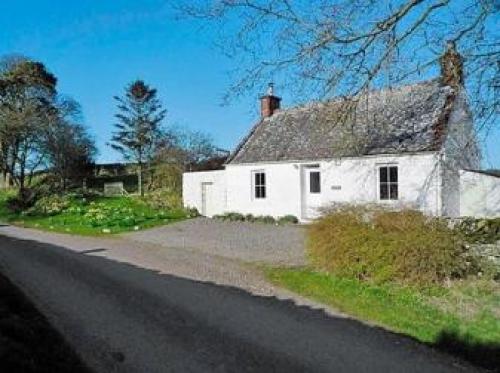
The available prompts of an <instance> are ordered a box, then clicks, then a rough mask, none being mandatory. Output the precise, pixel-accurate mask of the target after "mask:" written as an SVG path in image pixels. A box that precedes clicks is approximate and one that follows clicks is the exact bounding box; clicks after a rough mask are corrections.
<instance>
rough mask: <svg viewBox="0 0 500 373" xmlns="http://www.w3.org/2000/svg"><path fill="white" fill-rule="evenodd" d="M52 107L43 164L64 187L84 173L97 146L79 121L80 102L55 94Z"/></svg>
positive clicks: (86, 172)
mask: <svg viewBox="0 0 500 373" xmlns="http://www.w3.org/2000/svg"><path fill="white" fill-rule="evenodd" d="M55 107H56V109H57V110H55V111H54V113H53V114H54V115H53V116H51V117H50V120H49V125H48V126H46V132H45V133H44V135H43V146H42V147H43V152H44V154H45V155H46V157H45V159H46V168H47V169H50V170H51V172H52V173H53V174H54V176H55V177H56V178H57V180H58V184H59V186H60V187H61V188H62V190H66V188H67V186H68V182H73V183H80V182H81V181H82V180H83V179H84V178H85V177H86V176H88V175H87V174H88V173H89V172H90V171H91V164H92V162H93V158H94V156H95V154H96V151H97V150H96V148H95V144H94V142H93V140H92V138H91V137H90V136H89V134H88V132H87V130H86V128H85V127H84V126H83V124H82V121H81V119H82V118H81V108H80V105H79V104H78V103H77V102H76V101H75V100H73V99H71V98H68V97H59V98H58V100H57V101H56V103H55Z"/></svg>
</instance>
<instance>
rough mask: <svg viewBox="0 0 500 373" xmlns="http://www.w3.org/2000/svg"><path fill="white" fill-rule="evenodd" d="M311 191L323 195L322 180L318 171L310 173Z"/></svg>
mask: <svg viewBox="0 0 500 373" xmlns="http://www.w3.org/2000/svg"><path fill="white" fill-rule="evenodd" d="M309 191H310V192H311V193H321V178H320V173H319V172H317V171H314V172H311V173H309Z"/></svg>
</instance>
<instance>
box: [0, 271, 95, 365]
mask: <svg viewBox="0 0 500 373" xmlns="http://www.w3.org/2000/svg"><path fill="white" fill-rule="evenodd" d="M0 371H3V372H23V373H31V372H37V373H42V372H43V373H44V372H47V373H54V372H72V373H80V372H82V373H83V372H90V371H89V370H88V369H87V368H86V367H85V366H84V365H83V363H82V362H81V361H80V360H79V358H78V357H77V355H76V354H75V353H74V352H73V351H72V350H71V348H70V347H69V346H68V345H67V344H66V343H65V341H64V340H63V338H62V337H61V336H60V335H59V334H58V333H57V332H56V331H55V330H54V329H53V328H52V327H51V325H50V324H49V322H48V321H47V320H46V319H45V317H44V316H43V315H41V314H40V313H39V312H38V311H37V310H36V308H35V307H34V306H33V305H32V304H31V303H30V302H29V301H28V299H27V298H26V297H25V296H24V294H22V293H21V292H20V291H19V290H18V289H17V288H16V287H15V286H14V285H13V284H12V283H11V282H10V281H9V280H8V279H7V278H6V277H5V276H3V275H1V274H0Z"/></svg>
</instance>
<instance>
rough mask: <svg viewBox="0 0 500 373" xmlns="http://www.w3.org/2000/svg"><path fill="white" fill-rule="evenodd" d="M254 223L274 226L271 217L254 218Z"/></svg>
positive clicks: (274, 221) (273, 220) (274, 222)
mask: <svg viewBox="0 0 500 373" xmlns="http://www.w3.org/2000/svg"><path fill="white" fill-rule="evenodd" d="M254 221H255V222H257V223H264V224H276V219H275V218H273V217H272V216H271V215H264V216H256V217H255V219H254Z"/></svg>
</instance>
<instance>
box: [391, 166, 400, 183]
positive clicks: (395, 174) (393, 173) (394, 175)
mask: <svg viewBox="0 0 500 373" xmlns="http://www.w3.org/2000/svg"><path fill="white" fill-rule="evenodd" d="M389 172H390V182H391V183H397V182H398V168H397V167H390V168H389Z"/></svg>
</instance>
